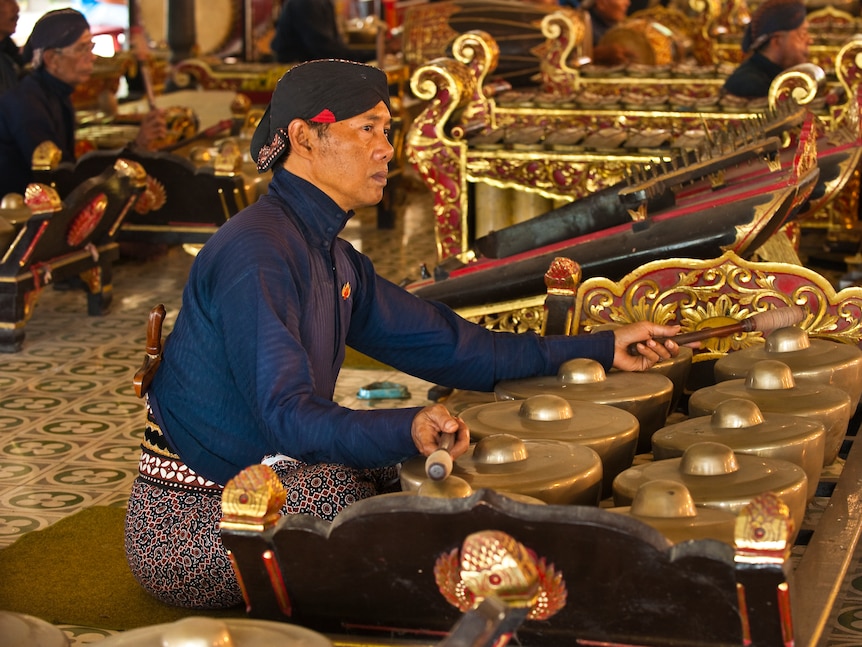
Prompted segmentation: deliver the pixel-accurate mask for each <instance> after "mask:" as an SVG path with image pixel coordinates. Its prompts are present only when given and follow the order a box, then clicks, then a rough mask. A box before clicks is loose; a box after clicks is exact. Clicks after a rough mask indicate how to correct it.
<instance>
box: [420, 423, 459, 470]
mask: <svg viewBox="0 0 862 647" xmlns="http://www.w3.org/2000/svg"><path fill="white" fill-rule="evenodd" d="M454 444H455V434H447V433H444V434H443V435H442V436H441V437H440V448H439V449H435V450H434V451H433V452H431V454H429V455H428V458H426V459H425V474H426V475H427V476H428V478H429V479H431V480H432V481H442V480H443V479H445V478H446V477H448V476H449V475H450V474H451V473H452V454H450V453H449V450H450V449H451V448H452V445H454Z"/></svg>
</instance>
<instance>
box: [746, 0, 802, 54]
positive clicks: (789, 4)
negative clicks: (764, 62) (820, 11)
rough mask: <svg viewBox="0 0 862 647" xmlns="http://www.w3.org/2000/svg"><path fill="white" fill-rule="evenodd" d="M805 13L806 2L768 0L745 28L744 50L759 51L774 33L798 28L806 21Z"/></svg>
mask: <svg viewBox="0 0 862 647" xmlns="http://www.w3.org/2000/svg"><path fill="white" fill-rule="evenodd" d="M805 15H806V9H805V4H804V3H802V2H800V1H799V0H766V2H764V3H763V4H762V5H760V6H759V7H758V8H757V9H756V10H755V12H754V14H753V15H752V16H751V22H749V23H748V25H747V26H746V28H745V32H744V33H743V35H742V51H743V52H749V51H757V50H758V49H760V48H761V47H763V46H764V45H765V44H766V42H767V41H768V40H769V38H770V36H772V35H773V34H776V33H778V32H781V31H793V30H794V29H798V28H799V27H800V26H801V25H802V23H803V22H805Z"/></svg>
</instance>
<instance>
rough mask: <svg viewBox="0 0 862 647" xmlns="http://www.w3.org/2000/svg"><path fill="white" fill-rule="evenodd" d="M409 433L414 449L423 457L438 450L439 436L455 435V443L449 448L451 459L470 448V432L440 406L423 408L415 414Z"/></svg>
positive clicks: (461, 422)
mask: <svg viewBox="0 0 862 647" xmlns="http://www.w3.org/2000/svg"><path fill="white" fill-rule="evenodd" d="M410 432H411V435H412V436H413V443H414V444H415V445H416V449H418V450H419V453H420V454H422V455H423V456H428V455H430V454H431V453H432V452H433V451H435V450H437V449H439V448H440V446H441V434H455V442H454V443H452V446H451V447H450V448H449V453H450V454H451V455H452V458H458V457H459V456H460V455H461V454H463V453H464V452H466V451H467V449H468V448H469V447H470V430H469V429H468V428H467V425H466V423H465V422H464V421H463V420H461V419H460V418H457V417H455V416H453V415H452V414H451V413H449V410H448V409H447V408H446V407H444V406H443V405H442V404H435V405H432V406H430V407H425V408H424V409H422V410H421V411H420V412H419V413H417V414H416V417H415V418H413V425H412V427H411V430H410Z"/></svg>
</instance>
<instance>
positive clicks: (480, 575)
mask: <svg viewBox="0 0 862 647" xmlns="http://www.w3.org/2000/svg"><path fill="white" fill-rule="evenodd" d="M434 578H435V581H436V582H437V586H438V588H439V590H440V593H441V594H442V595H443V597H444V598H445V599H446V601H447V602H449V604H451V605H452V606H454V607H457V608H458V609H460V610H461V611H462V612H463V611H468V610H469V609H472V608H474V607H475V606H476V605H477V604H478V603H480V602H481V601H482V600H483V599H485V598H487V597H488V596H490V595H494V596H495V597H497V598H499V599H500V600H502V601H504V602H505V603H506V604H508V605H510V606H513V607H520V608H525V607H526V608H529V609H530V612H529V614H528V615H527V618H528V619H529V620H546V619H548V618H550V617H552V616H553V615H555V614H556V613H557V612H558V611H559V610H560V609H562V608H563V607H564V606H565V605H566V594H567V592H566V584H565V581H564V580H563V575H562V573H558V572H556V571H555V569H554V566H553V565H552V564H548V563H547V562H546V561H545V559H544V558H540V557H538V556H536V555H535V554H534V553H533V552H532V551H530V550H528V549H527V548H526V547H524V545H523V544H521V543H519V542H518V541H516V540H515V539H514V538H513V537H511V536H510V535H508V534H506V533H504V532H499V531H495V530H484V531H481V532H477V533H474V534H472V535H469V536H468V537H467V539H465V540H464V543H463V545H462V547H461V551H460V556H459V551H458V549H454V550H452V551H451V552H450V553H447V554H443V555H441V556H440V557H438V558H437V562H436V563H435V565H434Z"/></svg>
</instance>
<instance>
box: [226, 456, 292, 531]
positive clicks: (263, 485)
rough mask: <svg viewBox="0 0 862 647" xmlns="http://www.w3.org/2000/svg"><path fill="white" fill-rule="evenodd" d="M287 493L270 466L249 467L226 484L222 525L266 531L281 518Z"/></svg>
mask: <svg viewBox="0 0 862 647" xmlns="http://www.w3.org/2000/svg"><path fill="white" fill-rule="evenodd" d="M286 499H287V493H286V492H285V490H284V486H283V485H282V484H281V481H280V480H279V478H278V476H277V475H276V473H275V472H274V471H273V470H272V468H270V467H269V466H267V465H263V464H257V465H251V466H250V467H246V468H245V469H244V470H242V471H241V472H240V473H239V474H237V475H236V476H235V477H233V478H232V479H231V480H230V481H228V483H227V485H225V488H224V491H223V492H222V497H221V510H222V518H221V527H222V528H231V529H234V530H256V531H262V530H265V529H266V528H268V527H270V526H272V525H273V524H275V522H276V521H278V519H279V517H280V514H279V511H280V510H281V507H282V506H283V505H284V502H285V500H286Z"/></svg>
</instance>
